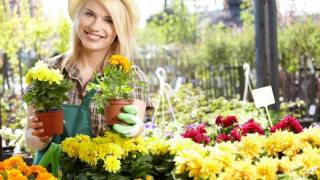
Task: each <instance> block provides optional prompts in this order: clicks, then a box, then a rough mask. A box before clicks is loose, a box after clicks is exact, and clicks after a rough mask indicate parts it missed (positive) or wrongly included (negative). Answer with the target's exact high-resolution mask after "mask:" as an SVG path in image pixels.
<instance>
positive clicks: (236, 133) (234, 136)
mask: <svg viewBox="0 0 320 180" xmlns="http://www.w3.org/2000/svg"><path fill="white" fill-rule="evenodd" d="M230 138H231V139H232V140H233V141H241V134H240V129H239V128H234V129H233V130H232V131H231V132H230Z"/></svg>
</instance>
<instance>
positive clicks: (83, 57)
mask: <svg viewBox="0 0 320 180" xmlns="http://www.w3.org/2000/svg"><path fill="white" fill-rule="evenodd" d="M105 56H106V51H88V50H84V49H83V50H81V53H80V57H79V65H80V67H79V68H85V69H87V68H90V69H92V70H98V69H99V67H100V66H101V65H102V64H103V62H104V59H105Z"/></svg>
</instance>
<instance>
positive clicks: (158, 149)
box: [146, 137, 169, 155]
mask: <svg viewBox="0 0 320 180" xmlns="http://www.w3.org/2000/svg"><path fill="white" fill-rule="evenodd" d="M146 141H147V147H148V149H149V151H150V152H151V154H155V155H161V154H166V153H168V152H169V144H168V143H166V141H165V140H162V139H159V138H156V137H151V138H148V139H147V140H146Z"/></svg>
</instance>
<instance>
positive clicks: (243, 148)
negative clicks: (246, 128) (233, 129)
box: [239, 134, 265, 159]
mask: <svg viewBox="0 0 320 180" xmlns="http://www.w3.org/2000/svg"><path fill="white" fill-rule="evenodd" d="M264 141H265V137H264V136H260V135H259V134H248V135H247V136H245V137H242V139H241V142H240V143H239V151H240V154H241V155H242V156H243V157H245V158H249V159H251V158H253V157H256V158H259V156H260V154H261V153H262V152H263V145H264Z"/></svg>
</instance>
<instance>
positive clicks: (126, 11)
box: [26, 0, 152, 167]
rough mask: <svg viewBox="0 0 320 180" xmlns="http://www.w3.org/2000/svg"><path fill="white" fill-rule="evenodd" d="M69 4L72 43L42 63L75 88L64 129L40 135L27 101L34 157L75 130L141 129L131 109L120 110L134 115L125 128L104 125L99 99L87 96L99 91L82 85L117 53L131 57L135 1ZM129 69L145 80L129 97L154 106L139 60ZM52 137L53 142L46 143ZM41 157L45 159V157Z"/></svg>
mask: <svg viewBox="0 0 320 180" xmlns="http://www.w3.org/2000/svg"><path fill="white" fill-rule="evenodd" d="M68 10H69V15H70V18H71V19H72V21H73V27H72V34H71V37H72V39H71V45H72V46H71V48H70V50H69V51H68V52H66V53H65V54H61V55H59V56H57V57H53V58H51V59H48V60H45V63H47V64H48V65H49V67H50V68H54V69H59V70H60V71H61V72H62V73H63V75H64V78H65V79H68V80H70V81H72V82H73V84H74V88H73V89H72V90H71V91H70V92H69V98H68V100H67V102H65V104H64V120H65V123H64V131H63V134H62V135H59V136H56V137H48V136H43V134H44V129H43V123H41V122H39V121H38V118H37V117H36V116H35V115H34V113H33V109H32V107H29V115H28V128H27V132H26V142H27V144H28V146H29V147H30V148H33V149H36V150H44V151H39V153H38V155H37V157H36V158H35V160H36V162H35V163H39V160H40V158H41V157H42V155H43V153H45V151H46V149H52V148H51V147H53V145H52V144H53V143H51V142H54V143H60V142H61V141H63V140H64V139H65V138H67V137H73V136H75V135H76V134H86V135H89V136H98V135H102V134H104V132H105V131H107V130H108V129H110V128H113V129H114V130H115V131H116V132H118V133H120V134H123V135H126V136H129V137H134V136H137V135H139V134H140V133H141V132H142V129H143V123H142V119H141V118H139V117H138V116H136V114H137V113H135V114H130V112H124V113H123V112H122V113H121V114H126V113H128V114H130V115H131V116H130V117H132V118H134V119H135V120H132V121H134V122H135V123H133V124H130V125H128V126H127V128H125V130H126V131H125V132H124V131H121V130H118V129H115V125H113V126H110V127H108V126H107V125H106V124H105V120H104V116H103V115H101V114H98V113H97V104H96V103H95V102H93V101H92V102H91V99H92V97H93V96H98V94H97V95H96V89H91V90H89V91H87V88H86V87H87V84H89V83H95V82H96V81H95V78H94V75H95V74H100V73H102V72H103V69H104V68H105V67H106V66H107V65H108V62H109V61H108V60H109V59H110V58H111V56H113V55H116V54H117V55H122V56H126V57H128V58H130V57H131V51H132V49H133V37H134V32H135V29H136V27H137V22H138V16H137V10H136V6H135V4H134V1H133V0H69V1H68ZM132 70H133V72H134V78H135V79H136V81H138V82H143V84H144V86H143V87H141V86H140V85H134V84H133V85H131V86H132V89H134V90H133V92H132V94H130V97H131V98H133V99H138V100H142V101H144V102H145V103H146V104H147V106H148V110H152V107H151V103H150V100H149V88H148V83H147V79H146V76H145V75H144V73H143V72H142V71H141V70H140V68H138V67H137V66H134V67H133V68H132ZM114 84H117V83H114ZM97 93H99V92H97ZM145 111H146V108H145V107H144V108H140V109H138V112H145ZM120 120H123V119H120ZM137 125H138V126H137ZM137 129H138V130H139V131H137ZM50 143H51V145H50V146H48V145H49V144H50ZM47 147H49V148H47ZM44 157H46V156H44ZM41 162H42V161H41ZM44 162H47V161H45V160H44ZM44 165H46V164H44ZM53 167H57V166H53Z"/></svg>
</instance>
